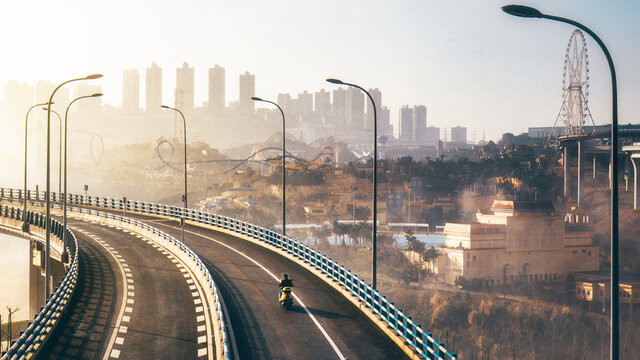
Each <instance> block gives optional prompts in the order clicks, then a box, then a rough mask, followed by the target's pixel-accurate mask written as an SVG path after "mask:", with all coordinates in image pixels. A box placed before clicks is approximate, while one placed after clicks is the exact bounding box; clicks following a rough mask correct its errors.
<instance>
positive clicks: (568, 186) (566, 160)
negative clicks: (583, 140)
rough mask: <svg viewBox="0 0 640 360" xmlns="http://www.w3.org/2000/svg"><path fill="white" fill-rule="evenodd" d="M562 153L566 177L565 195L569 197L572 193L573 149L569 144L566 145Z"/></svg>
mask: <svg viewBox="0 0 640 360" xmlns="http://www.w3.org/2000/svg"><path fill="white" fill-rule="evenodd" d="M563 150H564V151H563V154H562V169H563V175H564V176H563V178H564V197H565V198H566V197H569V196H570V195H571V165H570V164H571V161H570V159H569V158H570V156H571V149H569V146H568V145H565V146H564V148H563Z"/></svg>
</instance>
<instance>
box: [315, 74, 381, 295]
mask: <svg viewBox="0 0 640 360" xmlns="http://www.w3.org/2000/svg"><path fill="white" fill-rule="evenodd" d="M327 81H328V82H330V83H332V84H336V85H346V86H352V87H354V88H357V89H360V90H362V91H363V92H364V93H365V94H367V96H368V97H369V100H371V105H372V107H373V242H372V252H373V254H372V255H371V262H372V267H373V275H372V280H371V286H372V287H373V289H374V290H375V289H376V262H377V260H376V259H377V247H378V245H377V241H376V233H377V228H378V209H377V208H378V206H377V205H378V204H377V202H378V126H377V124H378V115H377V112H376V103H375V101H373V97H372V96H371V94H369V92H368V91H367V90H365V89H363V88H362V87H360V86H358V85H356V84H350V83H346V82H344V81H342V80H338V79H327Z"/></svg>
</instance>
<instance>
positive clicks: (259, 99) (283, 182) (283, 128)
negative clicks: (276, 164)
mask: <svg viewBox="0 0 640 360" xmlns="http://www.w3.org/2000/svg"><path fill="white" fill-rule="evenodd" d="M251 100H253V101H262V102H266V103H269V104H272V105H275V106H276V107H277V108H278V110H280V114H281V115H282V237H285V236H286V234H287V223H286V220H285V219H286V216H285V209H286V208H285V202H286V199H287V196H286V190H287V186H286V185H287V182H286V179H287V178H286V174H287V171H286V169H285V158H286V143H285V141H284V134H285V119H284V111H282V108H281V107H280V105H278V104H276V103H275V102H273V101H269V100H263V99H261V98H259V97H255V96H253V97H251Z"/></svg>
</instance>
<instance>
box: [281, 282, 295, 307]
mask: <svg viewBox="0 0 640 360" xmlns="http://www.w3.org/2000/svg"><path fill="white" fill-rule="evenodd" d="M280 305H282V307H284V308H285V309H287V310H289V309H291V305H293V296H292V295H291V287H290V286H285V287H283V288H282V289H280Z"/></svg>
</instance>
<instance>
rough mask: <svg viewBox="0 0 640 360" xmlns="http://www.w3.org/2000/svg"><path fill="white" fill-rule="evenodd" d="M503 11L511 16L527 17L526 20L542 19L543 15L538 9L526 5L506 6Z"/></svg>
mask: <svg viewBox="0 0 640 360" xmlns="http://www.w3.org/2000/svg"><path fill="white" fill-rule="evenodd" d="M502 11H504V12H506V13H507V14H509V15H513V16H519V17H526V18H541V17H542V13H541V12H540V11H538V10H537V9H534V8H532V7H529V6H524V5H505V6H503V7H502Z"/></svg>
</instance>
